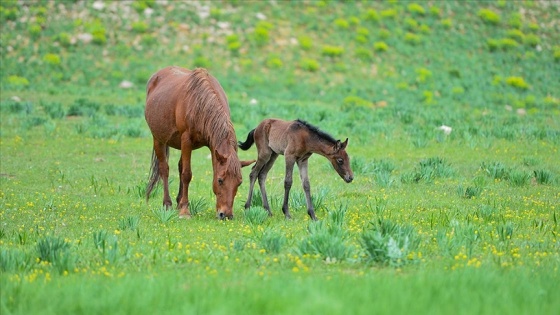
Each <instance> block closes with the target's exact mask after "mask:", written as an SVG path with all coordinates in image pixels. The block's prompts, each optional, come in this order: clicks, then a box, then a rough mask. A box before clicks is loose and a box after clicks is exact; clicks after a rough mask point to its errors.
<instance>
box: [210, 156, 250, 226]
mask: <svg viewBox="0 0 560 315" xmlns="http://www.w3.org/2000/svg"><path fill="white" fill-rule="evenodd" d="M213 160H215V163H213V165H214V179H213V181H212V190H213V191H214V194H215V195H216V215H217V217H218V219H221V220H223V219H226V218H227V219H233V200H234V199H235V195H236V194H237V189H238V188H239V186H240V185H241V182H242V176H241V168H242V167H245V166H248V165H251V164H252V163H253V162H255V160H252V161H240V160H239V158H238V157H237V152H235V151H233V152H231V153H230V154H227V155H226V154H222V153H220V152H218V150H214V154H213Z"/></svg>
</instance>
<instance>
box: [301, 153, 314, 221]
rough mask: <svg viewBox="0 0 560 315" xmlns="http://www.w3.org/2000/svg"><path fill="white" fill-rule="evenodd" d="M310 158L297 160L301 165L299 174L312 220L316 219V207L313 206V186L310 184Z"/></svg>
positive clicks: (308, 212)
mask: <svg viewBox="0 0 560 315" xmlns="http://www.w3.org/2000/svg"><path fill="white" fill-rule="evenodd" d="M308 161H309V159H304V160H301V161H298V162H297V165H298V167H299V175H300V178H301V185H302V186H303V192H304V193H305V201H306V202H307V214H309V217H311V219H312V220H314V221H316V220H317V217H315V209H314V208H313V202H312V200H311V186H310V185H309V175H308V173H307V166H308Z"/></svg>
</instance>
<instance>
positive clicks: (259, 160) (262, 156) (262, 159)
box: [245, 152, 271, 214]
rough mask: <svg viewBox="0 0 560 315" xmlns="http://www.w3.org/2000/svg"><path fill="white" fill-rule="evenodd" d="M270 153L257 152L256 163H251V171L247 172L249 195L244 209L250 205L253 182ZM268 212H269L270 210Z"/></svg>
mask: <svg viewBox="0 0 560 315" xmlns="http://www.w3.org/2000/svg"><path fill="white" fill-rule="evenodd" d="M270 154H271V153H270V152H259V156H258V158H257V163H255V165H253V168H252V169H251V173H250V174H249V196H247V201H246V202H245V209H247V208H249V207H250V206H251V201H253V189H254V187H255V182H256V181H257V177H258V176H259V174H260V172H261V170H262V169H263V167H264V166H265V165H266V163H268V160H269V159H270ZM261 192H262V191H261ZM268 212H269V214H270V210H269V211H268Z"/></svg>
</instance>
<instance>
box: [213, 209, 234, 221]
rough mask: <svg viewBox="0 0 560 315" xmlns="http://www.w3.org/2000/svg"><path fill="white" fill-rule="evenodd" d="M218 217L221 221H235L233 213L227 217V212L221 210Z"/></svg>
mask: <svg viewBox="0 0 560 315" xmlns="http://www.w3.org/2000/svg"><path fill="white" fill-rule="evenodd" d="M216 216H217V218H218V219H219V220H225V219H229V220H233V213H232V214H229V215H227V214H226V213H225V212H223V211H221V210H218V213H217V215H216Z"/></svg>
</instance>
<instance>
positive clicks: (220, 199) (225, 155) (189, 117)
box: [145, 67, 254, 219]
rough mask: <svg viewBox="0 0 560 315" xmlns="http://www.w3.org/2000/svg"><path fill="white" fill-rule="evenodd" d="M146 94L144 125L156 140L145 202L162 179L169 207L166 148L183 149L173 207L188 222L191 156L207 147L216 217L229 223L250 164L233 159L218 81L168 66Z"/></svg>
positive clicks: (226, 108)
mask: <svg viewBox="0 0 560 315" xmlns="http://www.w3.org/2000/svg"><path fill="white" fill-rule="evenodd" d="M146 93H147V95H146V111H145V116H146V122H147V123H148V126H149V127H150V130H151V131H152V136H153V139H154V148H153V152H152V167H151V174H150V181H149V183H148V187H147V189H146V200H148V199H149V198H150V193H151V192H152V190H153V189H154V187H155V186H156V185H157V183H158V181H159V180H160V178H161V180H162V181H163V205H164V206H165V207H167V208H169V207H171V205H172V202H171V197H170V196H169V164H168V159H169V147H172V148H174V149H178V150H181V158H180V160H179V174H180V181H179V194H178V195H177V206H178V208H179V209H180V212H179V215H180V216H181V217H186V218H189V217H190V216H191V214H190V211H189V183H190V181H191V178H192V171H191V153H192V151H193V150H196V149H198V148H201V147H203V146H206V147H209V148H210V152H211V155H212V168H213V170H214V178H213V181H212V188H213V191H214V194H215V195H216V211H217V216H218V218H220V219H224V218H232V217H233V200H234V198H235V194H236V193H237V188H238V187H239V185H241V180H242V177H241V167H242V166H246V165H249V164H251V163H252V162H254V161H252V162H241V161H239V158H238V157H237V139H236V137H235V132H234V130H233V125H232V123H231V119H230V111H229V106H228V101H227V97H226V94H225V92H224V90H223V89H222V87H221V86H220V84H219V83H218V81H217V80H216V79H215V78H214V77H212V76H211V75H210V74H208V72H207V71H206V70H205V69H200V68H199V69H195V70H193V71H191V70H188V69H183V68H179V67H167V68H164V69H162V70H160V71H158V72H156V73H155V74H154V75H152V77H151V78H150V80H149V81H148V84H147V87H146Z"/></svg>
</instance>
